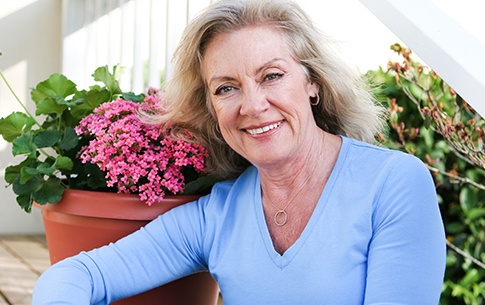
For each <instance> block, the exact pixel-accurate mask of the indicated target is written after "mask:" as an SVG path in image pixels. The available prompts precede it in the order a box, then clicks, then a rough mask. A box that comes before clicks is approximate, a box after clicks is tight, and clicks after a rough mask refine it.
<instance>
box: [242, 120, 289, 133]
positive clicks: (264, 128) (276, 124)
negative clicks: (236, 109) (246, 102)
mask: <svg viewBox="0 0 485 305" xmlns="http://www.w3.org/2000/svg"><path fill="white" fill-rule="evenodd" d="M280 125H281V122H278V123H275V124H271V125H268V126H264V127H261V128H256V129H247V130H246V131H247V132H249V133H250V134H252V135H257V134H262V133H264V132H267V131H270V130H271V129H275V128H277V127H278V126H280Z"/></svg>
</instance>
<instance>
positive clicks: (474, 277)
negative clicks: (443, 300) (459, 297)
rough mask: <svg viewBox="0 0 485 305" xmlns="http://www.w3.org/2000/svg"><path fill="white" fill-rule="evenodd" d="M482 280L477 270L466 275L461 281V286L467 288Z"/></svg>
mask: <svg viewBox="0 0 485 305" xmlns="http://www.w3.org/2000/svg"><path fill="white" fill-rule="evenodd" d="M479 279H480V273H478V270H477V269H471V270H469V271H468V272H467V273H466V275H465V276H464V277H463V279H461V281H460V284H461V285H463V286H465V287H467V286H469V285H470V284H472V283H475V282H477V281H478V280H479Z"/></svg>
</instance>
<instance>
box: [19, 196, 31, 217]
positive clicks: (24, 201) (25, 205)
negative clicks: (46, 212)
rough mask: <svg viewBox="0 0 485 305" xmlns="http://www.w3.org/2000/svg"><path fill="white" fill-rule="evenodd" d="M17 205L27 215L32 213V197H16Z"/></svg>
mask: <svg viewBox="0 0 485 305" xmlns="http://www.w3.org/2000/svg"><path fill="white" fill-rule="evenodd" d="M16 200H17V203H18V205H19V206H20V207H21V208H22V209H23V210H24V211H25V212H27V213H30V212H32V196H31V195H30V194H22V195H18V196H17V198H16Z"/></svg>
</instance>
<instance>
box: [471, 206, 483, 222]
mask: <svg viewBox="0 0 485 305" xmlns="http://www.w3.org/2000/svg"><path fill="white" fill-rule="evenodd" d="M481 217H485V208H473V209H471V210H470V211H468V213H467V218H468V219H469V220H475V219H478V218H481Z"/></svg>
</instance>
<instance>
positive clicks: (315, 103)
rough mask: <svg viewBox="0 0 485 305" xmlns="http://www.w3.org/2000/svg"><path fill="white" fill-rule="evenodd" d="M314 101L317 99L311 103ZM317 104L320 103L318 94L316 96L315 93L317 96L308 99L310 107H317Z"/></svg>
mask: <svg viewBox="0 0 485 305" xmlns="http://www.w3.org/2000/svg"><path fill="white" fill-rule="evenodd" d="M314 99H317V101H316V102H314V101H313V100H314ZM319 103H320V94H318V93H317V96H315V97H310V105H312V106H316V105H318V104H319Z"/></svg>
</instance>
